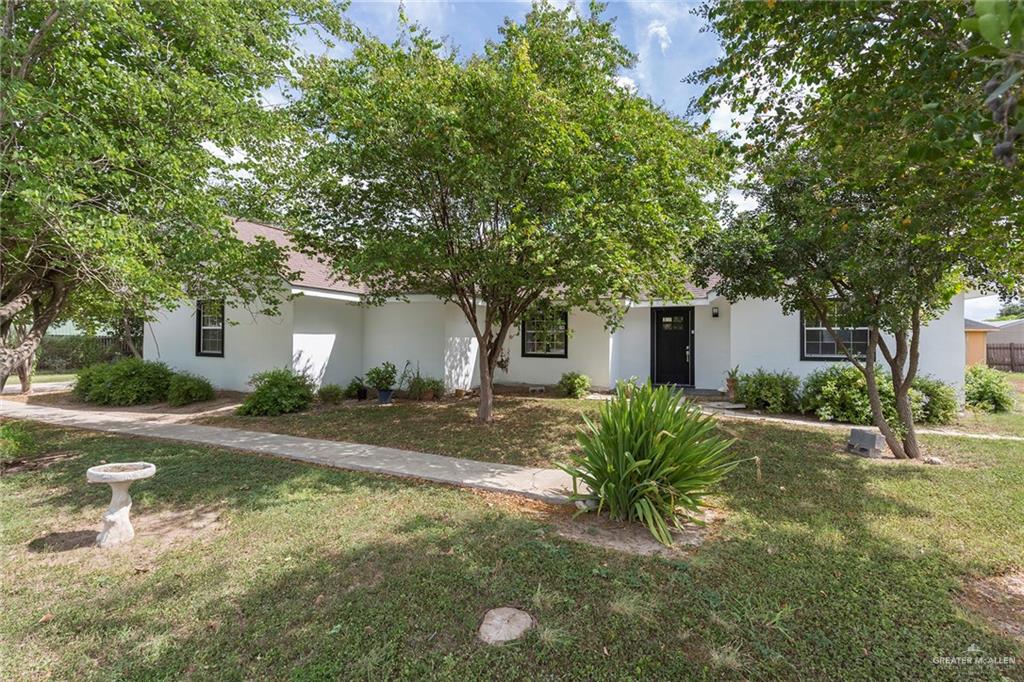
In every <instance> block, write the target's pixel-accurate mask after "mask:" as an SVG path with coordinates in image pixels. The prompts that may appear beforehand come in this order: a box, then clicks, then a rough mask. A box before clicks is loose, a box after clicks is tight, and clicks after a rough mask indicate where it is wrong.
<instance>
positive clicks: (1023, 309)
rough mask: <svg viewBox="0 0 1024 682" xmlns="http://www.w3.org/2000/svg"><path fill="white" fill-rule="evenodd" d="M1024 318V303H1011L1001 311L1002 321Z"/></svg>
mask: <svg viewBox="0 0 1024 682" xmlns="http://www.w3.org/2000/svg"><path fill="white" fill-rule="evenodd" d="M1021 318H1024V302H1021V301H1016V302H1015V301H1010V302H1009V303H1004V304H1003V305H1002V307H1001V308H1000V309H999V319H1000V320H1019V319H1021Z"/></svg>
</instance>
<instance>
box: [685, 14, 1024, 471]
mask: <svg viewBox="0 0 1024 682" xmlns="http://www.w3.org/2000/svg"><path fill="white" fill-rule="evenodd" d="M966 11H967V10H966V6H961V5H955V4H938V3H824V2H807V3H739V2H721V3H708V4H706V5H704V6H703V7H702V10H701V12H702V14H703V15H704V16H705V17H706V18H707V19H708V20H709V21H710V22H711V24H712V27H713V28H714V30H715V31H716V32H717V33H718V34H719V36H720V37H721V39H722V43H723V48H724V54H723V56H722V57H721V59H720V60H719V61H718V62H717V63H715V64H714V65H712V66H711V67H709V68H708V69H706V70H704V71H702V72H700V73H699V74H697V75H696V76H695V79H696V80H698V81H701V82H704V83H707V85H708V88H707V90H706V92H705V93H704V95H703V96H702V98H701V100H700V102H699V103H698V106H699V107H701V108H703V109H705V110H710V109H711V108H714V107H717V106H721V105H722V104H726V105H728V106H730V107H731V108H732V109H733V110H734V111H747V112H750V113H751V115H752V117H753V118H752V122H751V125H750V126H749V127H748V128H747V130H746V131H745V132H746V134H747V136H748V138H749V139H748V141H747V144H746V146H745V148H744V160H745V161H746V162H747V166H748V170H749V171H750V172H751V174H752V176H753V177H754V187H753V193H754V195H755V197H756V198H757V199H758V200H759V201H760V206H759V208H758V209H757V210H756V211H754V212H753V213H749V214H743V215H740V216H737V219H736V220H735V221H734V224H733V225H732V226H731V228H730V229H729V230H723V231H722V233H721V234H720V235H718V237H717V238H716V241H715V242H714V247H713V251H710V253H712V254H713V255H714V256H715V257H716V259H717V260H715V262H711V261H710V259H709V262H706V263H705V264H704V265H703V266H702V273H703V275H704V276H705V277H707V276H709V275H710V272H711V270H712V269H717V271H718V272H719V273H720V274H721V275H722V277H723V281H722V282H721V283H720V284H719V286H718V288H719V290H720V291H723V292H726V293H727V295H728V296H729V297H735V298H739V297H743V296H761V295H764V296H772V297H777V298H780V300H782V302H783V306H784V307H785V308H787V309H788V310H790V311H794V310H801V311H803V312H806V313H810V314H815V315H817V316H819V317H822V318H824V319H825V320H826V321H829V320H831V321H832V324H830V326H833V327H835V326H846V325H848V324H856V325H857V326H860V325H865V324H866V325H867V326H869V327H870V328H871V339H872V345H873V348H869V353H868V357H866V358H863V359H860V358H857V357H855V356H854V355H853V354H852V353H851V354H849V358H850V360H851V362H854V364H857V365H858V366H859V367H861V369H862V371H863V372H864V373H865V378H866V381H867V382H868V388H869V393H870V394H871V398H872V403H873V408H874V409H873V412H874V414H875V422H876V424H877V425H878V427H879V428H880V430H881V431H882V432H883V434H885V435H886V439H887V441H888V443H889V446H890V448H891V449H892V450H893V452H894V453H895V454H896V455H897V456H900V457H902V456H907V457H916V456H918V454H919V448H918V446H917V443H916V439H915V438H914V430H913V418H912V415H911V413H910V409H909V400H908V399H907V396H906V391H908V390H909V387H910V384H911V382H912V381H913V377H914V375H915V374H916V371H917V365H918V360H919V346H920V330H921V327H922V326H923V325H924V324H925V323H926V322H927V321H928V320H929V319H933V318H934V317H936V316H938V315H940V314H941V313H942V312H943V311H944V310H945V309H946V308H947V307H948V304H949V301H950V299H951V297H952V296H953V294H954V293H955V292H956V291H957V289H958V288H959V287H962V286H965V285H972V286H977V287H979V288H985V289H988V288H992V289H995V290H996V291H998V292H999V293H1000V294H1002V295H1003V296H1004V297H1011V296H1013V295H1017V294H1019V293H1020V291H1021V290H1022V288H1024V249H1022V248H1021V244H1024V224H1022V221H1021V217H1022V216H1021V207H1022V204H1024V202H1022V200H1021V199H1022V187H1021V184H1020V178H1019V177H1018V176H1016V175H1015V174H1014V173H1013V171H1012V170H1009V169H1007V168H1005V167H1004V166H1003V165H1002V164H998V163H995V162H994V161H993V159H992V156H991V153H990V152H989V150H988V149H987V148H986V146H985V145H984V144H982V141H981V137H982V135H983V134H988V133H989V132H990V131H991V130H992V123H991V121H990V120H989V119H988V117H987V116H985V115H983V114H982V112H980V111H979V109H978V107H977V100H976V95H975V93H976V92H977V91H978V90H979V89H980V88H981V85H982V83H983V82H984V80H985V79H986V69H985V67H984V66H983V65H981V64H978V63H976V62H975V61H973V60H972V59H971V57H970V56H967V55H965V54H964V53H963V52H962V51H960V50H958V49H955V47H956V45H958V44H959V41H961V40H966V37H967V34H966V32H965V30H964V28H963V27H962V25H961V20H962V19H963V18H964V16H965V15H966ZM833 331H834V330H833ZM886 335H888V336H889V338H890V339H891V342H890V341H887V340H886ZM833 337H834V338H836V341H837V344H839V345H841V346H842V344H841V339H840V338H838V335H837V334H835V333H833ZM890 343H891V345H890ZM876 350H877V351H878V352H879V353H880V354H881V355H882V358H883V359H884V361H885V362H886V364H888V365H889V368H890V371H891V373H892V377H893V385H894V388H895V389H896V393H897V397H898V408H899V410H898V411H899V415H900V420H899V421H900V423H899V424H895V425H891V424H887V423H886V422H885V420H884V417H883V415H881V413H880V411H879V410H878V409H877V408H878V402H879V401H878V395H877V385H875V383H876V382H875V377H874V374H875V371H874V364H875V355H874V352H875V351H876ZM901 391H902V392H903V396H902V398H900V393H901Z"/></svg>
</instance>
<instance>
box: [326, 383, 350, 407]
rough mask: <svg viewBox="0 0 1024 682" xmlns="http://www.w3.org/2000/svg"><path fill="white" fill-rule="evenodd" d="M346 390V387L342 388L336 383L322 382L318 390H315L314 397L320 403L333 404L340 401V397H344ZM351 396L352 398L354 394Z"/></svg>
mask: <svg viewBox="0 0 1024 682" xmlns="http://www.w3.org/2000/svg"><path fill="white" fill-rule="evenodd" d="M346 390H347V389H344V388H342V387H341V386H339V385H338V384H324V385H323V386H321V387H320V390H318V391H317V392H316V397H317V398H318V399H319V400H320V402H322V403H326V404H328V405H333V404H335V403H340V402H341V401H342V399H343V398H345V393H346ZM352 397H353V398H354V397H355V396H354V395H353V396H352Z"/></svg>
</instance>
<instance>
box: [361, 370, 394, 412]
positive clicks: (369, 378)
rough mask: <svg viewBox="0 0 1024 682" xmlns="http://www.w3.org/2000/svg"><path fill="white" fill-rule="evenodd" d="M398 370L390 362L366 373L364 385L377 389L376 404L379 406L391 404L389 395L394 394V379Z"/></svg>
mask: <svg viewBox="0 0 1024 682" xmlns="http://www.w3.org/2000/svg"><path fill="white" fill-rule="evenodd" d="M397 375H398V370H397V369H395V366H394V365H393V364H391V363H390V362H385V363H382V364H380V365H378V366H376V367H373V368H371V369H369V370H367V372H366V383H368V384H370V386H372V387H373V388H375V389H377V402H378V403H380V404H381V405H388V404H390V403H391V395H392V394H393V393H394V385H395V377H396V376H397Z"/></svg>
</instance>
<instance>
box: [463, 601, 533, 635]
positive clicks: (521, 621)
mask: <svg viewBox="0 0 1024 682" xmlns="http://www.w3.org/2000/svg"><path fill="white" fill-rule="evenodd" d="M536 623H537V621H535V620H534V619H533V616H531V615H530V614H528V613H527V612H526V611H520V610H519V609H513V608H511V607H509V606H502V607H501V608H498V609H491V610H490V611H488V612H487V613H485V614H484V622H482V623H480V629H479V630H478V631H477V637H479V638H480V641H482V642H484V643H485V644H504V643H505V642H511V641H512V640H514V639H519V638H520V637H522V636H523V635H525V634H526V631H527V630H529V629H530V628H532V627H533V626H534V625H536Z"/></svg>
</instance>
